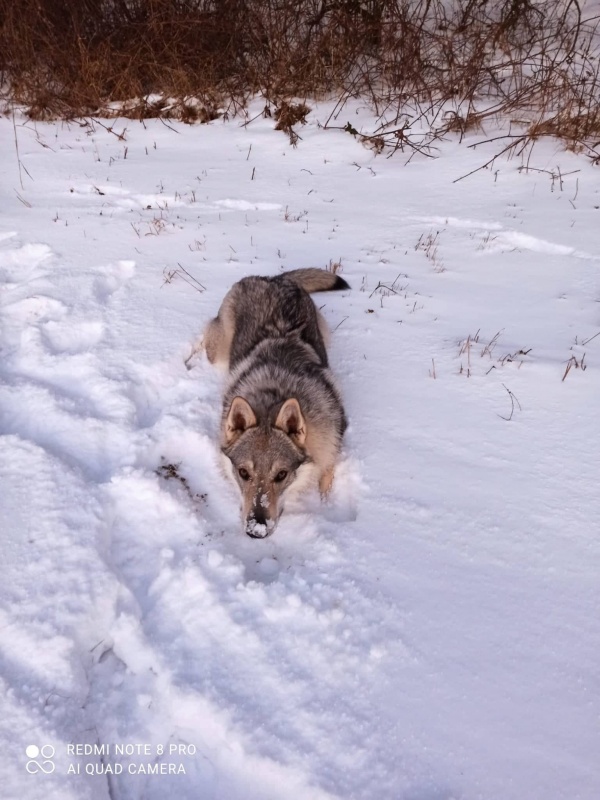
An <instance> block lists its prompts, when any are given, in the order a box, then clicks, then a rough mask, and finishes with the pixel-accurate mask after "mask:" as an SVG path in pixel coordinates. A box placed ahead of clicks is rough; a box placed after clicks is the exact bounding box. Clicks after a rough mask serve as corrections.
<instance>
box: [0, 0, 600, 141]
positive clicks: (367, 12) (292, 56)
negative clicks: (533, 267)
mask: <svg viewBox="0 0 600 800" xmlns="http://www.w3.org/2000/svg"><path fill="white" fill-rule="evenodd" d="M599 53H600V47H599V38H598V35H597V20H595V19H588V20H586V19H584V18H583V17H582V12H581V7H580V5H579V3H578V2H577V0H500V1H499V2H498V0H496V2H494V1H493V0H491V1H490V0H19V2H14V1H13V0H0V71H1V73H2V79H3V86H4V100H5V101H15V102H17V103H19V104H21V105H23V106H25V108H26V109H27V113H28V114H29V115H30V116H31V117H33V118H36V119H44V118H52V117H63V118H64V117H73V116H82V115H83V116H85V115H91V114H94V115H98V116H99V115H103V114H104V115H111V114H114V113H115V104H118V109H119V113H124V114H126V115H128V116H132V117H138V118H144V117H152V116H160V117H178V118H180V119H183V120H184V121H186V122H196V121H199V122H206V121H208V120H210V119H214V118H215V117H216V116H219V115H221V114H224V113H236V112H239V111H240V110H241V109H243V108H244V107H245V104H246V101H247V99H248V98H249V97H250V96H253V95H256V94H260V95H262V96H264V98H265V100H266V105H267V108H268V106H269V105H273V106H274V107H275V108H274V111H275V112H276V113H275V116H276V118H277V119H278V127H279V128H280V129H282V130H284V131H285V132H286V133H287V134H288V135H289V136H290V139H291V141H292V142H293V141H294V140H295V133H294V130H293V128H292V125H294V124H296V122H303V121H304V116H305V114H306V113H308V109H307V108H306V106H305V105H304V104H303V103H298V102H297V101H298V99H307V98H318V97H323V96H328V97H334V98H335V99H337V100H338V105H337V109H336V113H334V114H333V115H332V117H331V118H330V120H329V123H332V124H338V123H337V122H336V119H338V118H339V114H340V112H341V110H342V109H343V107H344V105H345V103H346V101H347V100H348V98H351V97H361V98H366V99H368V100H369V102H370V103H371V104H372V106H373V108H374V110H375V112H376V114H377V117H378V119H379V123H380V128H379V129H377V130H375V131H373V132H372V133H371V134H370V135H369V136H368V137H363V138H364V140H365V142H366V143H368V144H370V145H371V146H372V147H374V149H376V150H378V151H379V150H381V149H383V148H389V147H391V148H393V149H394V150H398V149H400V150H406V149H408V150H411V149H413V150H417V151H419V152H426V151H427V148H428V146H430V145H431V143H432V141H434V139H435V138H436V137H438V136H440V135H443V134H444V133H446V132H450V131H457V132H459V133H460V134H462V133H464V132H465V131H466V130H468V129H470V128H473V127H474V126H480V125H482V124H483V123H484V121H485V120H486V119H488V118H489V117H491V116H495V115H497V116H499V117H503V118H504V119H512V120H515V121H517V122H519V123H523V126H524V128H523V129H524V130H526V131H527V139H528V140H529V141H530V140H534V139H535V138H538V137H540V136H547V135H558V136H561V137H563V138H564V139H566V140H568V142H569V143H570V144H571V146H575V147H580V148H583V149H585V148H588V152H589V153H590V154H592V155H593V154H594V153H596V151H595V150H594V147H595V143H594V141H593V139H594V137H599V136H600V74H599V68H600V60H599V58H598V55H599ZM294 99H296V103H295V104H294V103H292V100H294ZM342 122H343V123H345V122H346V120H345V119H344V118H343V115H342V117H341V119H340V123H342ZM343 127H345V129H346V130H348V131H349V132H350V133H353V134H354V135H357V134H358V132H357V131H355V130H354V129H353V128H352V126H351V125H350V124H349V123H348V124H347V125H343ZM417 129H419V131H420V133H419V134H418V135H417V134H416V133H415V131H416V130H417ZM423 131H426V133H423ZM509 144H510V142H509ZM596 155H597V153H596Z"/></svg>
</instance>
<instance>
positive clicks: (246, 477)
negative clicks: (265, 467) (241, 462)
mask: <svg viewBox="0 0 600 800" xmlns="http://www.w3.org/2000/svg"><path fill="white" fill-rule="evenodd" d="M238 475H239V476H240V478H241V479H242V480H243V481H249V480H250V473H249V472H248V470H247V469H244V467H240V468H239V469H238Z"/></svg>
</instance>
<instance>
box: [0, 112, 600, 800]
mask: <svg viewBox="0 0 600 800" xmlns="http://www.w3.org/2000/svg"><path fill="white" fill-rule="evenodd" d="M256 110H257V109H253V112H254V111H256ZM330 112H331V107H330V106H327V104H323V105H321V106H319V107H317V108H315V109H313V111H312V113H311V114H310V115H309V117H308V124H307V125H306V126H304V127H303V128H302V129H301V130H300V131H299V132H300V134H301V136H302V140H301V141H300V143H299V145H298V147H297V148H291V147H290V146H289V144H288V140H287V137H285V136H283V135H282V134H280V133H278V132H275V131H273V129H272V128H273V123H272V121H270V120H265V119H262V118H259V119H256V120H255V121H254V122H252V123H251V124H249V125H246V126H244V125H242V124H240V122H241V120H236V119H234V120H230V121H228V122H223V121H215V122H213V123H211V124H208V125H201V126H194V127H188V126H185V125H182V124H177V123H169V124H168V125H166V124H164V123H162V122H160V121H159V120H146V121H145V122H144V124H141V123H137V122H133V121H131V120H117V121H114V122H111V123H110V124H111V125H112V129H111V130H107V129H106V127H104V126H101V125H98V124H92V123H87V124H84V123H81V124H80V123H77V122H74V123H70V124H67V123H55V124H50V123H46V124H34V123H32V122H26V121H25V120H22V119H18V120H17V123H18V124H17V135H18V142H19V154H20V159H21V165H19V163H18V160H17V156H16V152H15V151H14V148H12V147H11V146H9V145H7V146H6V147H5V148H3V150H2V153H1V155H0V171H1V174H2V175H3V180H2V185H1V188H0V192H1V194H2V199H3V208H4V214H3V217H2V220H1V221H0V300H1V319H0V337H1V338H0V347H1V354H2V358H1V361H0V420H1V424H2V433H3V436H2V439H1V440H0V441H1V447H2V458H1V459H0V471H1V479H0V486H1V487H2V503H1V514H2V520H1V521H2V525H1V531H2V534H1V535H2V544H3V571H2V576H3V579H2V582H1V585H0V601H1V602H0V617H1V619H0V657H1V661H2V669H1V672H0V683H1V690H2V691H1V692H0V696H1V697H2V701H1V709H2V710H1V713H0V743H1V753H2V756H1V760H0V770H1V776H2V786H3V789H2V796H3V798H7V799H8V798H10V799H11V800H12V798H23V799H24V800H37V798H49V799H51V800H53V799H54V798H57V799H58V798H60V800H74V799H75V798H77V800H88V799H89V800H92V799H93V800H100V799H104V798H111V800H158V798H160V799H161V800H169V799H170V798H177V800H186V798H190V800H191V798H198V797H202V798H206V799H207V800H208V798H219V800H221V799H225V798H226V799H227V800H242V798H243V800H249V799H250V798H251V799H252V800H271V799H272V800H282V798H291V797H293V798H294V799H295V800H302V799H303V798H306V799H307V800H320V799H321V798H322V800H333V798H344V799H346V798H348V799H349V798H356V799H357V800H372V799H374V798H394V800H396V798H401V800H450V799H451V798H453V800H459V799H460V800H476V799H481V800H523V798H544V800H546V798H551V799H552V800H562V799H563V798H564V799H565V800H575V798H578V799H579V800H596V798H597V797H598V796H600V777H599V774H598V769H597V759H598V752H599V748H600V728H599V726H598V720H599V715H600V692H599V689H600V677H599V672H598V652H600V619H599V615H598V608H599V607H600V606H599V603H600V583H599V581H598V574H599V569H600V541H599V538H598V535H597V532H598V519H599V518H600V500H599V497H598V491H597V484H598V475H599V456H598V445H597V441H598V411H597V398H598V396H599V390H600V378H599V375H600V371H599V367H600V337H598V338H595V339H594V338H593V337H594V336H595V335H596V334H597V333H598V332H599V330H600V310H599V306H598V299H599V296H600V286H599V277H598V276H599V265H600V250H599V247H598V235H597V230H598V222H599V220H600V208H599V207H600V183H599V181H598V169H597V167H594V166H593V165H592V164H591V162H590V161H589V160H588V159H586V158H585V157H584V156H583V155H577V154H574V153H570V152H565V151H563V150H562V149H561V148H560V146H559V145H558V144H557V143H555V142H548V141H546V142H540V143H538V144H537V145H536V147H535V149H534V150H533V152H532V153H528V154H526V155H527V158H526V160H525V161H521V160H520V159H513V160H505V159H500V160H498V161H496V162H495V163H494V164H493V165H492V167H491V168H490V169H485V170H481V171H479V172H475V173H474V174H473V175H471V176H470V177H468V178H466V179H464V180H460V181H457V182H454V181H455V180H456V179H457V178H460V177H461V176H463V175H466V174H467V173H469V172H471V171H472V170H474V169H475V168H476V167H477V166H479V165H480V164H483V163H485V162H486V161H487V160H488V159H489V158H491V156H492V155H493V154H494V152H496V150H494V148H495V147H496V146H497V144H498V143H497V142H495V143H490V144H481V145H479V146H477V147H475V148H469V147H468V145H475V144H477V143H478V142H480V141H482V140H483V139H485V138H486V137H485V134H483V133H482V132H478V133H477V132H476V133H473V134H472V135H470V136H469V137H467V139H466V141H464V142H463V143H462V144H459V143H458V142H455V141H451V140H448V141H447V142H445V143H443V144H442V146H441V150H440V153H439V157H438V158H436V159H428V158H423V157H414V158H412V159H411V160H410V163H408V164H406V161H407V157H404V156H403V155H402V154H396V155H395V156H394V157H393V158H386V157H385V155H380V156H374V155H373V153H372V152H370V151H369V150H368V149H365V148H364V147H363V146H362V145H360V144H359V143H358V142H357V141H356V140H355V139H354V138H353V137H352V136H350V135H349V134H348V133H346V132H344V131H325V130H323V129H321V128H320V127H319V126H318V124H317V122H318V120H320V121H321V122H322V123H323V122H324V121H325V120H326V119H327V118H328V117H329V115H330ZM343 113H344V114H346V115H349V118H350V116H351V118H352V120H353V125H355V126H356V127H357V128H360V127H361V125H364V126H365V129H367V128H368V124H369V120H368V113H367V112H366V111H365V110H364V109H362V108H361V107H360V106H358V105H357V106H356V107H354V108H352V109H351V108H350V107H349V106H347V107H346V108H345V109H344V112H343ZM254 116H255V113H250V117H254ZM345 122H346V118H345V117H344V118H343V119H342V118H340V124H341V125H343V124H344V123H345ZM0 126H1V127H2V130H3V137H4V141H5V142H7V143H9V142H12V141H13V130H12V120H7V119H1V120H0ZM121 133H123V138H119V137H120V134H121ZM488 133H489V132H488ZM495 133H496V132H494V134H495ZM490 135H492V134H491V133H490ZM523 166H528V167H529V169H522V167H523ZM520 167H521V169H520ZM21 182H22V183H21ZM340 261H341V265H342V266H341V269H342V273H343V276H344V278H346V280H347V281H348V282H349V283H350V285H351V286H352V291H350V292H341V293H335V294H328V295H318V296H316V298H315V299H316V302H317V304H318V305H319V307H321V308H322V310H323V313H324V315H325V316H326V318H327V320H328V322H329V324H330V327H331V329H332V342H331V348H330V351H331V363H332V368H333V370H334V372H335V373H336V375H337V377H338V380H339V383H340V385H341V389H342V393H343V397H344V402H345V405H346V409H347V413H348V417H349V420H350V428H349V430H348V432H347V434H346V438H345V449H344V453H343V457H342V460H341V463H340V465H339V467H338V470H337V474H336V480H335V483H334V487H333V492H332V496H331V498H330V500H329V501H328V502H327V503H325V504H321V502H320V500H319V498H318V497H317V496H316V493H315V494H312V493H308V494H307V495H305V496H304V497H300V498H298V499H297V501H296V502H295V503H294V504H293V506H292V508H290V509H288V510H287V511H286V513H285V514H284V515H283V517H282V518H281V520H280V523H279V525H278V528H277V530H276V532H275V533H274V535H273V536H271V537H269V538H266V539H263V540H253V539H251V538H249V537H247V536H245V535H244V533H243V530H242V523H241V518H240V513H239V498H238V494H237V489H236V488H235V487H234V485H233V483H232V481H231V480H229V479H228V477H227V475H226V474H224V473H223V472H222V470H221V466H220V455H219V452H218V446H217V440H218V425H219V417H220V397H221V390H222V387H223V380H224V378H223V375H222V374H221V373H219V371H218V370H215V369H213V368H212V367H211V366H210V365H209V364H208V363H207V361H206V358H205V357H204V355H203V354H202V353H196V354H195V355H193V357H192V358H191V360H190V361H189V363H188V366H189V367H191V368H190V369H187V368H186V365H185V364H184V361H186V360H187V359H189V357H190V354H191V353H192V349H193V346H194V342H197V340H198V336H199V334H200V332H201V330H202V326H203V324H204V323H205V322H206V321H207V320H208V319H209V318H210V317H211V316H213V315H214V314H215V312H216V310H217V309H218V306H219V304H220V301H221V300H222V298H223V296H224V294H225V293H226V291H227V289H228V288H229V287H230V286H231V284H232V283H233V282H234V281H236V280H238V279H239V278H240V277H242V276H244V275H248V274H276V273H277V272H278V271H280V270H281V269H282V268H297V267H300V266H326V265H328V264H329V263H330V262H331V263H335V262H340ZM569 363H570V364H571V367H570V369H569V370H568V372H566V371H567V367H568V366H569ZM582 364H583V366H582ZM583 367H585V369H584V368H583ZM565 372H566V376H565ZM563 378H564V379H563ZM83 745H86V746H89V747H90V748H92V746H93V745H96V746H97V748H98V749H97V750H94V749H93V748H92V749H90V750H89V751H88V753H87V754H86V752H85V751H84V750H83V749H82V747H83ZM103 745H104V746H105V749H104V750H102V746H103ZM74 746H82V747H81V748H80V750H79V752H77V751H75V750H73V747H74ZM29 747H32V748H33V749H31V750H30V751H29V752H30V753H32V752H36V751H35V747H37V748H39V749H40V756H39V757H38V758H37V759H34V760H33V762H32V761H31V760H28V759H29V756H28V754H27V753H26V749H27V748H29ZM69 747H71V749H69ZM117 747H120V748H121V750H120V751H117ZM42 748H44V749H42ZM48 748H50V749H48ZM127 748H129V751H128V749H127ZM51 751H52V752H51ZM50 752H51V755H52V757H51V758H50V764H51V765H52V769H50V767H48V766H47V761H48V759H46V756H47V754H49V753H50ZM44 759H46V761H44ZM36 762H37V763H39V764H46V767H45V768H44V769H42V768H41V767H40V768H38V767H36ZM169 765H174V766H173V767H172V768H171V767H169ZM181 765H182V766H183V771H181V769H180V766H181ZM86 768H87V770H88V772H86ZM119 768H120V769H119ZM46 770H47V771H46ZM77 770H79V771H77ZM153 770H154V771H153ZM90 772H91V773H93V774H88V773H90ZM97 773H100V774H97Z"/></svg>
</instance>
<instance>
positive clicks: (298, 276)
mask: <svg viewBox="0 0 600 800" xmlns="http://www.w3.org/2000/svg"><path fill="white" fill-rule="evenodd" d="M281 277H283V278H287V279H288V280H290V281H293V282H294V283H296V284H297V285H298V286H300V287H302V289H304V290H305V291H307V292H332V291H336V290H338V289H349V288H350V286H348V284H347V283H346V281H345V280H344V279H343V278H342V277H340V276H339V275H335V274H334V273H333V272H328V270H326V269H317V268H316V267H308V268H307V269H293V270H291V271H290V272H284V273H283V275H282V276H281Z"/></svg>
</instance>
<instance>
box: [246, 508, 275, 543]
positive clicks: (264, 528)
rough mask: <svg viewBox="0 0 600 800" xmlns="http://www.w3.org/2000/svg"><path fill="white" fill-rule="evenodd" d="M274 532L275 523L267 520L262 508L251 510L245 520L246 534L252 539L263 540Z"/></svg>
mask: <svg viewBox="0 0 600 800" xmlns="http://www.w3.org/2000/svg"><path fill="white" fill-rule="evenodd" d="M274 530H275V521H274V520H272V519H269V518H268V517H267V515H266V513H265V509H264V508H262V507H260V506H259V507H258V508H256V507H255V508H253V509H252V511H251V513H250V515H249V516H248V518H247V519H246V533H247V534H248V536H251V537H252V538H253V539H265V538H266V537H267V536H269V535H270V534H271V533H273V531H274Z"/></svg>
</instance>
